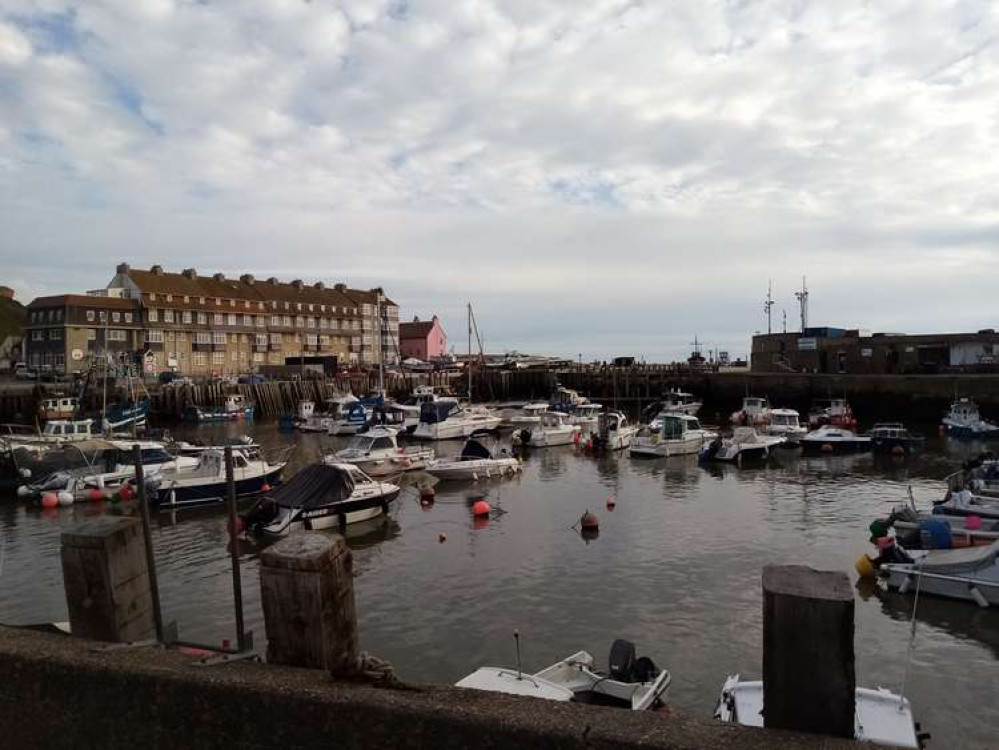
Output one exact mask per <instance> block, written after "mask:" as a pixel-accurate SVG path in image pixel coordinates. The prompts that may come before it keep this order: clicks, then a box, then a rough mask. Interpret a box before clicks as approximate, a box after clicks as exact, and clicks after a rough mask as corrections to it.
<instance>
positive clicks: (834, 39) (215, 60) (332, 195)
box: [0, 0, 999, 361]
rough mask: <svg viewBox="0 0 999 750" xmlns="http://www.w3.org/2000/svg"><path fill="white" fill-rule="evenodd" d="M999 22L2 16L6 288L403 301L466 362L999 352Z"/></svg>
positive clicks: (959, 18) (447, 9)
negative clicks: (998, 346)
mask: <svg viewBox="0 0 999 750" xmlns="http://www.w3.org/2000/svg"><path fill="white" fill-rule="evenodd" d="M996 7H997V4H995V3H990V2H986V1H984V0H983V1H978V0H968V1H966V2H964V1H959V2H942V1H941V2H929V1H927V2H897V1H894V0H877V2H851V1H849V0H836V1H835V2H803V1H790V0H788V1H785V2H764V1H761V2H754V1H752V0H742V1H741V2H736V1H735V0H733V1H731V2H716V1H711V0H698V1H696V2H695V1H693V0H691V1H689V2H666V1H663V2H620V1H617V0H595V1H590V0H586V1H584V0H567V1H566V2H549V1H547V0H505V1H504V2H498V1H497V2H488V1H486V0H470V1H467V2H466V1H462V0H432V1H429V2H420V1H418V0H412V1H411V2H407V0H395V1H394V2H372V1H369V0H351V1H347V2H327V1H326V0H311V2H303V1H302V0H266V1H263V0H262V1H260V2H252V1H251V0H232V2H214V1H213V0H203V1H202V2H194V1H193V0H117V1H114V2H111V1H101V0H87V1H86V2H82V3H69V2H62V1H60V0H35V1H29V0H4V2H3V3H2V4H0V259H2V261H3V273H2V278H0V283H7V284H10V285H11V286H14V287H15V288H16V290H17V292H18V295H19V297H22V298H30V297H32V296H34V295H38V294H43V293H58V292H64V291H79V290H84V289H88V288H93V287H98V286H101V285H103V284H105V283H107V281H108V279H109V278H110V276H111V275H112V273H113V270H114V265H115V264H116V263H117V262H119V261H121V260H127V261H128V262H130V263H132V264H133V265H137V266H143V267H148V266H149V265H151V264H152V263H161V264H163V265H164V266H166V267H167V268H171V269H180V268H183V267H187V266H195V267H197V268H198V269H199V270H200V271H205V272H208V271H215V270H222V271H225V272H227V273H233V274H236V273H240V272H246V271H248V272H252V273H254V274H256V275H257V276H271V275H276V276H279V277H283V278H286V279H292V278H303V279H305V280H308V281H313V280H316V279H323V280H327V281H336V280H346V281H347V282H348V283H350V284H352V285H356V286H363V287H368V286H372V285H374V284H376V283H378V284H382V285H383V286H384V287H385V288H386V291H387V292H388V293H389V295H390V296H391V297H392V298H393V299H394V300H395V301H396V302H398V303H399V304H400V305H401V307H402V316H403V317H404V318H408V317H411V316H412V315H415V314H419V315H421V316H424V317H425V316H429V315H431V314H433V313H437V314H438V315H439V316H440V317H441V318H442V319H443V320H444V323H445V326H446V328H447V329H448V331H449V332H450V334H451V338H452V342H453V343H458V342H461V343H460V344H459V346H460V347H461V348H464V346H465V344H464V340H465V333H464V325H465V324H464V304H465V303H466V302H467V301H470V302H471V303H472V304H473V305H474V307H475V310H476V315H477V318H478V320H479V324H480V326H481V328H482V330H483V332H484V335H485V338H486V348H487V349H489V350H490V351H499V350H504V349H514V348H516V349H519V350H522V351H536V352H551V353H558V354H565V355H569V356H573V357H575V356H576V354H577V353H582V354H583V356H584V357H586V358H587V359H589V358H594V357H596V358H606V357H610V356H613V355H618V354H635V355H638V356H644V357H646V358H647V359H648V360H650V361H661V360H669V359H673V358H677V357H682V356H686V355H687V354H688V353H689V348H690V347H689V346H688V342H690V341H691V340H692V339H693V337H694V336H695V334H696V335H697V336H698V338H699V339H700V340H702V341H705V342H707V343H708V345H710V346H712V347H719V348H722V349H728V350H729V351H731V352H732V353H733V354H745V353H746V352H747V351H748V348H749V337H750V336H751V334H752V333H753V331H757V330H761V329H764V330H765V328H766V318H765V316H764V313H763V301H764V298H765V296H766V289H767V281H768V279H769V278H773V282H774V291H775V298H776V300H777V304H776V305H775V308H774V321H775V328H778V329H779V327H780V325H781V322H780V321H781V312H782V310H783V309H786V310H787V318H788V326H789V328H794V327H796V326H797V325H798V312H797V307H796V302H795V299H794V296H793V292H794V290H795V288H796V287H797V286H799V285H800V282H801V276H802V275H807V276H808V286H809V288H810V290H811V316H810V317H811V322H812V324H813V325H843V326H848V327H855V326H860V327H864V328H868V329H871V330H873V331H879V330H889V331H903V332H910V333H915V332H932V331H945V330H969V329H978V328H982V327H986V326H989V327H999V325H997V324H999V320H996V317H997V316H996V312H997V305H996V304H995V302H996V296H997V289H999V273H997V271H999V255H997V239H999V231H997V223H996V221H997V211H999V193H997V191H999V174H997V173H999V149H997V146H999V129H997V110H999V55H997V48H996V41H995V40H996V35H997V31H999V12H997V10H996Z"/></svg>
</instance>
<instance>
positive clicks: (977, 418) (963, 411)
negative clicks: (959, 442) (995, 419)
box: [942, 398, 999, 440]
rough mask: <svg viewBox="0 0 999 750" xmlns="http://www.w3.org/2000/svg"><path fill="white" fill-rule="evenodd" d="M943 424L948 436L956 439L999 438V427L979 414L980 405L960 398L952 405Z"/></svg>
mask: <svg viewBox="0 0 999 750" xmlns="http://www.w3.org/2000/svg"><path fill="white" fill-rule="evenodd" d="M942 424H943V427H944V429H946V430H947V434H948V435H951V436H953V437H956V438H967V439H971V440H974V439H979V440H980V439H982V438H990V437H996V436H999V425H996V424H994V423H992V422H987V421H985V420H984V419H982V417H981V415H980V414H979V413H978V404H976V403H975V402H974V401H972V400H971V399H970V398H959V399H957V400H956V401H954V402H953V403H952V404H951V405H950V411H949V412H947V415H946V416H945V417H944V418H943V420H942Z"/></svg>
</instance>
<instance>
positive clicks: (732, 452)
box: [699, 427, 784, 465]
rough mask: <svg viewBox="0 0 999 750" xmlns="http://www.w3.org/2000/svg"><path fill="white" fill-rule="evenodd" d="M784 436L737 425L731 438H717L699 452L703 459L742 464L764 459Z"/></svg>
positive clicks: (779, 443)
mask: <svg viewBox="0 0 999 750" xmlns="http://www.w3.org/2000/svg"><path fill="white" fill-rule="evenodd" d="M783 442H784V438H779V437H773V436H771V435H760V434H759V433H758V432H757V431H756V430H755V429H754V428H752V427H736V428H735V430H734V431H733V432H732V437H730V438H720V437H719V438H715V439H714V440H712V441H711V442H709V443H706V444H705V446H704V448H703V449H702V450H701V452H700V454H699V458H700V460H701V461H729V462H732V463H736V464H740V465H741V464H742V463H743V462H744V461H752V460H756V461H762V460H765V459H766V458H767V457H768V456H769V455H770V451H771V450H773V449H774V448H776V447H777V446H778V445H781V444H782V443H783Z"/></svg>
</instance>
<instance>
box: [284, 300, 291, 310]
mask: <svg viewBox="0 0 999 750" xmlns="http://www.w3.org/2000/svg"><path fill="white" fill-rule="evenodd" d="M290 307H291V305H289V304H288V303H287V302H285V303H284V309H285V310H287V309H288V308H290Z"/></svg>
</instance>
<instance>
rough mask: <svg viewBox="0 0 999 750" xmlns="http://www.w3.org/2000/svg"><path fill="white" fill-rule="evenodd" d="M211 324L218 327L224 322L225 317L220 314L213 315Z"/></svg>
mask: <svg viewBox="0 0 999 750" xmlns="http://www.w3.org/2000/svg"><path fill="white" fill-rule="evenodd" d="M212 322H213V323H214V324H215V325H217V326H220V325H222V324H223V323H224V322H225V316H224V315H223V314H222V313H215V314H214V315H213V316H212Z"/></svg>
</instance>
